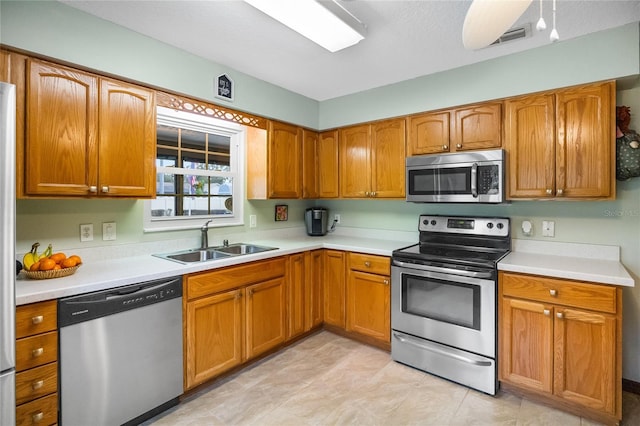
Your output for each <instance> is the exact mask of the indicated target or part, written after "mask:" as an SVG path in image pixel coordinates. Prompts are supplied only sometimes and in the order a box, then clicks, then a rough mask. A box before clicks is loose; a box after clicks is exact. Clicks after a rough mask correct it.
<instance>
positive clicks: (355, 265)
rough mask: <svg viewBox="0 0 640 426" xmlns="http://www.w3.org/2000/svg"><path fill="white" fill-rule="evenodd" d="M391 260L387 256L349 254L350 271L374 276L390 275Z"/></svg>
mask: <svg viewBox="0 0 640 426" xmlns="http://www.w3.org/2000/svg"><path fill="white" fill-rule="evenodd" d="M390 265H391V260H390V259H389V258H388V257H385V256H375V255H371V254H362V253H349V269H351V270H354V271H362V272H370V273H372V274H381V275H389V274H390Z"/></svg>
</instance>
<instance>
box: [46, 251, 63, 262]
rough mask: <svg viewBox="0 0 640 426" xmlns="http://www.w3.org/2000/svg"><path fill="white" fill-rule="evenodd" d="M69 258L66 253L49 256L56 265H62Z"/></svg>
mask: <svg viewBox="0 0 640 426" xmlns="http://www.w3.org/2000/svg"><path fill="white" fill-rule="evenodd" d="M66 258H67V255H66V254H64V253H54V254H52V255H51V256H49V259H52V260H53V261H54V262H56V263H60V262H62V261H63V260H65V259H66Z"/></svg>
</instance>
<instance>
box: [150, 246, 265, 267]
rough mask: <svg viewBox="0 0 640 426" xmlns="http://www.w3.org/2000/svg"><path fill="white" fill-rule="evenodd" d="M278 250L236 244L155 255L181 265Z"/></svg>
mask: <svg viewBox="0 0 640 426" xmlns="http://www.w3.org/2000/svg"><path fill="white" fill-rule="evenodd" d="M269 250H277V247H267V246H258V245H255V244H245V243H236V244H229V245H227V246H219V247H207V248H205V249H191V250H182V251H177V252H173V253H165V254H154V256H156V257H160V258H162V259H167V260H173V261H174V262H180V263H185V264H187V263H196V262H207V261H210V260H218V259H227V258H229V257H232V256H242V255H246V254H254V253H262V252H263V251H269Z"/></svg>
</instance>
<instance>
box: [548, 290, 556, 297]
mask: <svg viewBox="0 0 640 426" xmlns="http://www.w3.org/2000/svg"><path fill="white" fill-rule="evenodd" d="M549 295H550V296H553V297H556V296H557V295H558V292H557V291H556V290H549Z"/></svg>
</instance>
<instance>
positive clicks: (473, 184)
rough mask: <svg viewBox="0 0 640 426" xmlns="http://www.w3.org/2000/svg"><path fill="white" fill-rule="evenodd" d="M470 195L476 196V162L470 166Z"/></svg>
mask: <svg viewBox="0 0 640 426" xmlns="http://www.w3.org/2000/svg"><path fill="white" fill-rule="evenodd" d="M471 195H473V198H478V163H473V165H472V166H471Z"/></svg>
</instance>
